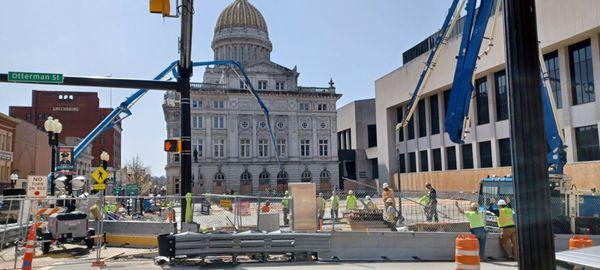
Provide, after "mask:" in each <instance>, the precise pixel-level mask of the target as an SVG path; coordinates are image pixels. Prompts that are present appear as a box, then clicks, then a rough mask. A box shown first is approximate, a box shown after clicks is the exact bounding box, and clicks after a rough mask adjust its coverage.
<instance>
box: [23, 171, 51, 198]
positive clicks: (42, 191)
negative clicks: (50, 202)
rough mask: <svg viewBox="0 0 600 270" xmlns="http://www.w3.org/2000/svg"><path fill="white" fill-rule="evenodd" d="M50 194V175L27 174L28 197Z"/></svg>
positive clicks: (40, 196) (41, 196)
mask: <svg viewBox="0 0 600 270" xmlns="http://www.w3.org/2000/svg"><path fill="white" fill-rule="evenodd" d="M46 195H48V177H47V176H40V175H30V176H27V197H38V198H43V197H46Z"/></svg>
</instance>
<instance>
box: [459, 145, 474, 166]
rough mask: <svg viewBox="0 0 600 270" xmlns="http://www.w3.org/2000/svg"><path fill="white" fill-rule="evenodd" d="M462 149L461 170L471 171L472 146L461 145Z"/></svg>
mask: <svg viewBox="0 0 600 270" xmlns="http://www.w3.org/2000/svg"><path fill="white" fill-rule="evenodd" d="M461 148H462V163H463V166H462V168H463V169H473V145H471V144H463V145H461Z"/></svg>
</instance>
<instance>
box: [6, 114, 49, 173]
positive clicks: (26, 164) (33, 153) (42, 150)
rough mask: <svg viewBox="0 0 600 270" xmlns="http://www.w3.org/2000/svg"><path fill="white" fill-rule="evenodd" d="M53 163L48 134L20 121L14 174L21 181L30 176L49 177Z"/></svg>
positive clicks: (15, 148) (17, 129)
mask: <svg viewBox="0 0 600 270" xmlns="http://www.w3.org/2000/svg"><path fill="white" fill-rule="evenodd" d="M51 162H52V150H51V149H50V145H48V133H46V132H44V131H41V130H39V129H38V128H37V127H36V126H35V125H33V124H32V123H29V122H27V121H19V124H18V125H17V128H16V131H15V146H14V158H13V172H14V173H15V174H17V175H18V176H19V179H26V178H27V176H28V175H47V174H48V172H50V163H51Z"/></svg>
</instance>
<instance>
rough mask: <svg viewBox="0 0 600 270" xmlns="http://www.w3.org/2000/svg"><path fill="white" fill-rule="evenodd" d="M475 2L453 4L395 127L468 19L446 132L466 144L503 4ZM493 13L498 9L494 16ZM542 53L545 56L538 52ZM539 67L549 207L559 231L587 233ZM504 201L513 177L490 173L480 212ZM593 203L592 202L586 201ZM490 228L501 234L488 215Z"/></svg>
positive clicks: (488, 0) (456, 0)
mask: <svg viewBox="0 0 600 270" xmlns="http://www.w3.org/2000/svg"><path fill="white" fill-rule="evenodd" d="M477 2H478V1H477V0H454V1H452V4H451V6H450V9H449V11H448V15H447V16H446V19H445V20H444V24H443V26H442V28H441V30H440V31H439V32H438V34H437V37H436V38H435V43H434V45H433V48H432V49H431V50H430V52H429V57H428V58H427V62H426V63H425V68H424V69H423V71H422V72H421V75H420V77H419V81H418V83H417V86H416V88H415V91H414V92H413V93H412V97H411V99H410V100H409V102H408V107H407V110H406V112H405V114H404V116H403V119H402V121H401V122H400V123H399V124H398V125H397V126H396V129H397V130H399V129H400V128H403V127H404V126H406V125H407V124H408V123H409V121H410V119H411V117H412V114H413V113H414V111H415V109H416V107H417V104H418V101H419V99H420V97H421V95H422V94H423V89H424V86H425V85H426V83H427V79H428V78H429V76H430V74H431V72H433V71H434V69H435V66H436V61H437V58H438V56H439V54H440V51H441V49H442V48H443V46H444V45H446V44H447V42H448V39H449V37H450V33H452V32H453V29H454V27H455V26H456V25H457V21H458V20H459V19H462V20H464V28H463V31H462V37H461V43H460V48H459V51H458V54H457V57H456V59H457V61H456V67H455V73H454V78H453V82H452V90H451V94H450V101H449V103H448V109H447V112H446V118H445V124H444V129H445V132H446V133H448V135H449V137H450V140H451V141H452V142H454V143H456V144H464V140H465V139H466V138H467V136H469V134H470V125H471V119H470V117H469V109H470V105H471V100H472V99H473V98H474V94H473V92H474V91H473V90H474V86H473V81H474V76H475V71H476V69H477V61H478V60H479V59H481V58H482V57H485V56H486V55H487V54H488V53H489V51H490V50H491V49H492V48H494V47H493V46H494V44H493V42H494V30H495V24H496V21H497V18H498V17H499V16H500V14H499V13H500V6H501V3H500V2H501V1H496V0H481V1H479V2H480V5H479V7H477V6H476V4H477ZM465 4H466V7H465ZM463 7H465V9H466V15H464V18H462V17H461V12H462V10H463ZM494 9H496V11H495V12H494ZM492 16H493V17H494V18H492ZM490 21H491V22H490ZM488 24H492V26H491V27H490V31H489V33H488V36H486V28H487V26H488ZM484 40H487V41H488V45H487V48H485V49H484V50H482V44H483V41H484ZM540 55H542V54H541V53H540ZM540 67H541V70H540V76H541V78H542V82H543V83H542V87H541V89H540V91H542V102H543V110H544V128H545V132H546V145H547V168H548V174H549V179H550V181H549V183H548V188H549V192H550V194H551V209H554V210H555V211H554V213H555V214H554V216H553V223H554V225H555V226H554V229H555V233H571V232H573V233H577V232H580V231H581V230H583V231H584V232H586V230H587V232H589V229H590V228H579V227H576V224H577V223H578V222H577V220H578V218H579V212H580V211H579V209H580V207H581V206H582V205H580V200H581V196H582V192H580V191H578V190H577V188H576V187H575V186H574V185H573V184H572V180H571V178H570V177H569V176H567V175H565V174H564V166H565V164H566V162H567V158H566V156H567V155H566V151H565V149H566V147H567V146H566V145H565V144H564V139H563V135H562V132H561V128H560V126H559V123H558V120H557V113H556V106H555V104H554V100H555V99H554V97H553V92H552V91H551V84H550V78H549V77H548V76H547V72H546V67H545V65H544V61H543V60H542V59H541V58H540ZM504 198H508V199H509V200H511V199H514V189H513V180H512V176H511V175H510V174H509V175H505V176H502V177H497V176H495V175H491V176H488V177H486V178H484V179H482V180H481V181H480V187H479V199H478V201H479V204H480V206H481V207H482V208H486V209H487V208H488V207H490V206H491V207H494V205H493V202H494V201H496V200H499V199H504ZM591 201H592V200H588V202H591ZM496 207H497V206H496ZM556 209H560V211H556ZM486 227H487V228H488V229H489V230H491V231H495V230H498V228H497V225H496V217H495V216H493V215H488V216H486Z"/></svg>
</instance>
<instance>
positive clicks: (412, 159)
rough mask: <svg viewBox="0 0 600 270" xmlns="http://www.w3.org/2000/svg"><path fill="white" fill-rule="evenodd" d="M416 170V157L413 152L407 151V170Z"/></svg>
mask: <svg viewBox="0 0 600 270" xmlns="http://www.w3.org/2000/svg"><path fill="white" fill-rule="evenodd" d="M416 171H417V157H416V154H415V152H411V153H408V172H416Z"/></svg>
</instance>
